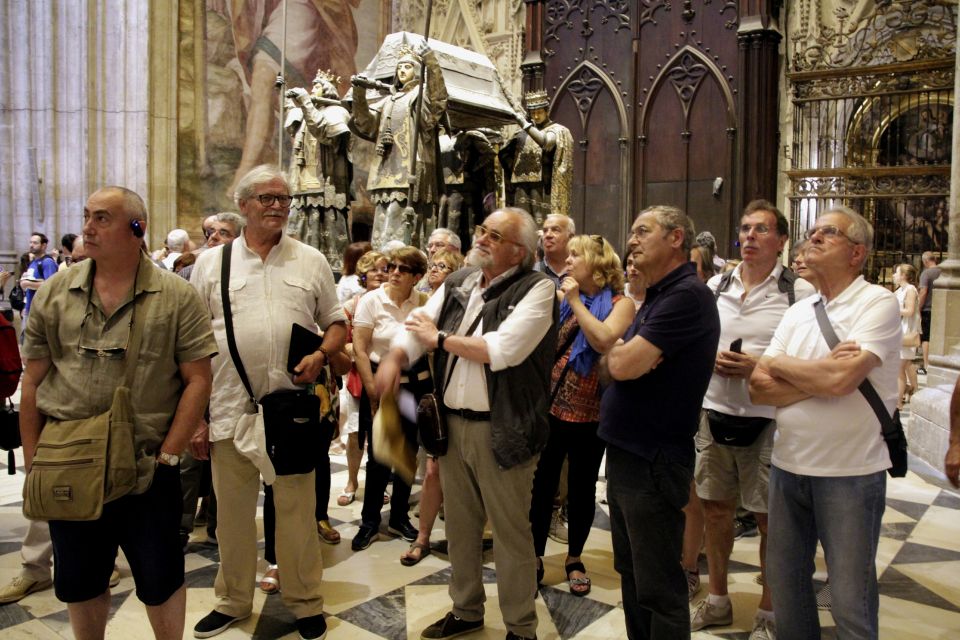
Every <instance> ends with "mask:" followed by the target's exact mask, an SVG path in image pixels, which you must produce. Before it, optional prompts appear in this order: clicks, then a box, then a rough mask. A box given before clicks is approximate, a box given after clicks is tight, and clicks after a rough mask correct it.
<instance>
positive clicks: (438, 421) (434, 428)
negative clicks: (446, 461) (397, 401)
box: [417, 309, 483, 457]
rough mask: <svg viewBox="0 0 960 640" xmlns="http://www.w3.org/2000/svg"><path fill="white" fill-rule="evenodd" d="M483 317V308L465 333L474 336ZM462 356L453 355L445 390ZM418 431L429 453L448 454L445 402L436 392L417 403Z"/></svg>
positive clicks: (424, 396) (426, 394) (424, 395)
mask: <svg viewBox="0 0 960 640" xmlns="http://www.w3.org/2000/svg"><path fill="white" fill-rule="evenodd" d="M482 317H483V309H481V310H480V313H478V314H477V317H476V318H474V320H473V322H472V323H471V324H470V328H469V329H467V332H466V333H465V334H464V335H467V336H472V335H473V332H474V331H476V330H477V326H479V324H480V318H482ZM459 358H460V356H453V360H451V361H450V366H449V367H448V368H447V375H446V380H445V382H444V385H443V390H444V391H446V389H447V385H449V384H450V376H452V375H453V368H454V367H455V366H457V360H458V359H459ZM417 431H418V432H419V434H420V444H422V445H423V448H424V449H426V450H427V453H429V454H430V455H432V456H434V457H440V456H443V455H446V454H447V445H448V444H449V430H448V428H447V419H446V418H445V417H444V415H443V404H442V402H441V400H440V398H438V397H437V394H436V393H435V392H430V393H425V394H423V396H422V397H421V398H420V403H419V404H418V405H417Z"/></svg>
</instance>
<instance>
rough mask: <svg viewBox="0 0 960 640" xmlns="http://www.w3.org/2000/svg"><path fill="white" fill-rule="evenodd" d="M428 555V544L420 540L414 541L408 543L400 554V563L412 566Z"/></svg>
mask: <svg viewBox="0 0 960 640" xmlns="http://www.w3.org/2000/svg"><path fill="white" fill-rule="evenodd" d="M428 555H430V546H429V545H425V544H422V543H420V542H414V543H412V544H411V545H410V548H409V549H407V550H406V551H405V552H404V554H403V555H402V556H400V564H402V565H403V566H405V567H412V566H413V565H415V564H417V563H419V562H420V561H421V560H423V559H424V558H426V557H427V556H428Z"/></svg>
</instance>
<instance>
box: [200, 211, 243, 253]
mask: <svg viewBox="0 0 960 640" xmlns="http://www.w3.org/2000/svg"><path fill="white" fill-rule="evenodd" d="M243 227H244V221H243V218H242V217H240V216H239V215H237V214H236V213H233V212H232V211H221V212H220V213H215V214H213V215H212V216H207V217H206V218H205V219H204V221H203V237H204V238H205V239H206V247H207V248H208V249H212V248H213V247H219V246H220V245H221V244H225V243H227V242H232V241H233V239H234V238H236V237H237V236H238V235H240V232H241V231H243Z"/></svg>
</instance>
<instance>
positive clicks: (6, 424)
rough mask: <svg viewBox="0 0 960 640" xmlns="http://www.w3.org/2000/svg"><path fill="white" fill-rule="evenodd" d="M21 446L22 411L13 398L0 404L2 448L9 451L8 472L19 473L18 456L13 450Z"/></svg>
mask: <svg viewBox="0 0 960 640" xmlns="http://www.w3.org/2000/svg"><path fill="white" fill-rule="evenodd" d="M19 446H20V412H19V411H17V410H16V409H15V408H14V406H13V400H11V399H10V398H7V401H6V402H5V403H3V404H2V405H0V449H3V450H4V451H6V452H7V474H8V475H11V476H12V475H14V474H16V473H17V463H16V458H14V455H13V450H14V449H16V448H18V447H19Z"/></svg>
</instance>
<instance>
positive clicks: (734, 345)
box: [730, 338, 743, 353]
mask: <svg viewBox="0 0 960 640" xmlns="http://www.w3.org/2000/svg"><path fill="white" fill-rule="evenodd" d="M742 349H743V338H737V339H736V340H734V341H733V342H731V343H730V351H733V352H734V353H743V351H742Z"/></svg>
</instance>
